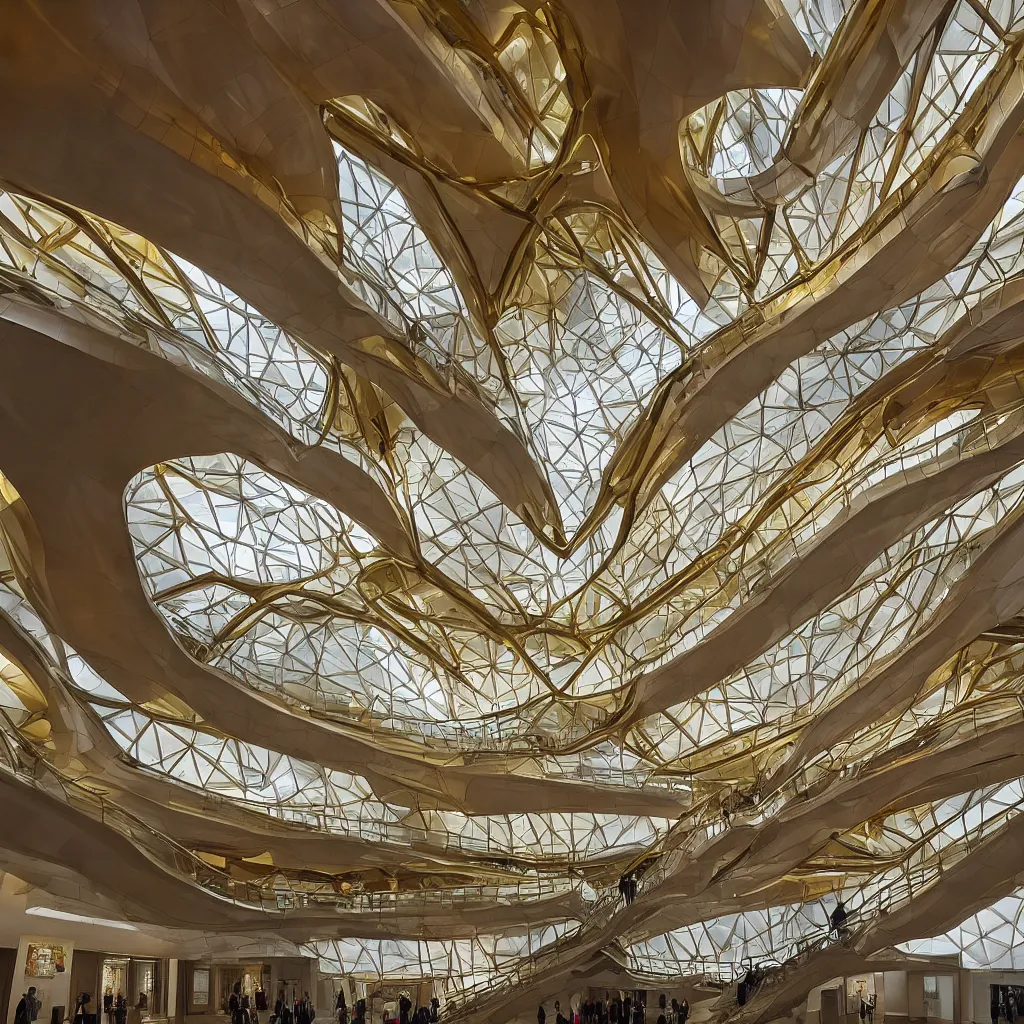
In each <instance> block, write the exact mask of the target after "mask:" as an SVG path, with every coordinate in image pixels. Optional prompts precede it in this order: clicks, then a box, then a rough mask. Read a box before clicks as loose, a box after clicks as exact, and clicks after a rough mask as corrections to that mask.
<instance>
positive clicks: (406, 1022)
mask: <svg viewBox="0 0 1024 1024" xmlns="http://www.w3.org/2000/svg"><path fill="white" fill-rule="evenodd" d="M440 1012H441V1002H440V1000H439V999H437V998H436V997H435V998H433V999H431V1000H430V1002H429V1003H428V1004H426V1005H424V1006H417V1005H415V1004H414V1003H413V1001H412V1000H411V999H410V998H409V993H408V992H403V993H402V994H401V996H399V999H398V1024H437V1022H438V1020H439V1019H440ZM334 1019H335V1022H336V1024H366V1022H367V1016H366V1000H365V999H359V1000H357V1001H356V1005H355V1006H354V1007H353V1009H352V1015H351V1017H350V1016H349V1012H348V1004H347V1003H346V1001H345V993H344V992H339V993H338V998H337V999H336V1000H335V1002H334ZM296 1024H300V1022H298V1021H296Z"/></svg>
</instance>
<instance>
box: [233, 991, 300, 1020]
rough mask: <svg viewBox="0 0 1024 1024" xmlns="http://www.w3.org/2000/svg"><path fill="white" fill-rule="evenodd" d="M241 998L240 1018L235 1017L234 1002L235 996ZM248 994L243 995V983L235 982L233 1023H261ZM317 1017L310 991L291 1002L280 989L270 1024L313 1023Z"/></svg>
mask: <svg viewBox="0 0 1024 1024" xmlns="http://www.w3.org/2000/svg"><path fill="white" fill-rule="evenodd" d="M236 996H237V997H240V998H239V1010H240V1011H241V1012H242V1014H243V1016H242V1018H241V1019H240V1020H236V1018H235V1010H234V1003H235V998H236ZM248 999H249V997H248V996H242V995H241V985H239V984H238V983H237V982H236V983H235V988H234V991H233V992H232V995H231V1004H230V1006H229V1010H230V1012H231V1024H259V1017H258V1015H257V1014H255V1010H254V1008H253V1006H252V1004H251V1002H247V1001H248ZM246 1012H248V1014H249V1020H248V1022H247V1021H246V1019H245V1017H244V1014H245V1013H246ZM314 1017H316V1008H315V1007H314V1006H313V1000H312V999H310V998H309V993H308V992H305V993H303V996H302V998H301V999H295V1000H293V1001H292V1002H289V1001H288V1000H287V999H285V997H284V991H283V990H282V991H280V992H278V994H277V1001H276V1002H275V1003H274V1012H273V1014H272V1015H271V1017H270V1020H269V1022H268V1024H313V1018H314Z"/></svg>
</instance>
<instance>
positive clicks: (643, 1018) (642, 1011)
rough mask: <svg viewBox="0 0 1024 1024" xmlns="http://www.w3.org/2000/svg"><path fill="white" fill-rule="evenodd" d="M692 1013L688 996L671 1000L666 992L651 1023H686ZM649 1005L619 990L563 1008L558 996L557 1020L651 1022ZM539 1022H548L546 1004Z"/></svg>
mask: <svg viewBox="0 0 1024 1024" xmlns="http://www.w3.org/2000/svg"><path fill="white" fill-rule="evenodd" d="M689 1016H690V1004H689V1003H688V1002H687V1001H686V999H682V1000H679V999H673V1000H672V1002H671V1004H670V1003H669V1001H668V999H667V998H666V996H665V995H664V994H662V995H660V996H658V1016H657V1018H650V1024H686V1020H687V1018H688V1017H689ZM648 1020H649V1018H648V1015H647V1007H646V1005H645V1004H644V1001H643V1000H642V999H639V998H634V997H633V996H631V995H628V994H627V995H626V996H625V997H623V996H620V995H619V993H616V994H615V995H614V996H611V997H610V996H609V994H608V993H607V992H605V994H604V999H595V998H593V997H588V998H586V999H584V1000H582V1001H581V1002H580V1003H579V1005H578V1006H577V1007H576V1010H575V1012H574V1011H573V1009H572V1007H567V1008H566V1009H565V1011H564V1012H563V1010H562V1004H561V1002H560V1001H559V1000H557V999H556V1000H555V1019H554V1024H648ZM537 1024H547V1011H546V1010H545V1009H544V1005H543V1004H541V1006H539V1007H538V1009H537Z"/></svg>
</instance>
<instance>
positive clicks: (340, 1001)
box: [334, 991, 366, 1024]
mask: <svg viewBox="0 0 1024 1024" xmlns="http://www.w3.org/2000/svg"><path fill="white" fill-rule="evenodd" d="M334 1020H335V1024H366V1000H365V999H357V1000H356V1005H355V1006H353V1007H352V1017H351V1019H350V1018H349V1015H348V1004H347V1003H346V1002H345V993H344V992H343V991H339V992H338V998H337V999H335V1000H334Z"/></svg>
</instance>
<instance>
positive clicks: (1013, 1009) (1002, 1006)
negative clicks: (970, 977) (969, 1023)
mask: <svg viewBox="0 0 1024 1024" xmlns="http://www.w3.org/2000/svg"><path fill="white" fill-rule="evenodd" d="M992 992H993V994H994V995H995V994H996V993H998V992H999V988H998V987H997V986H995V985H993V986H992ZM991 1011H992V1024H998V1022H999V1018H1000V1017H1002V1018H1003V1020H1005V1021H1006V1022H1007V1024H1016V1020H1017V1018H1018V1017H1019V1016H1020V1007H1019V1006H1018V1004H1017V997H1016V995H1015V993H1014V992H1013V990H1012V989H1009V990H1007V992H1006V998H1005V999H1000V998H999V997H998V995H996V997H995V998H994V999H993V1000H992V1006H991Z"/></svg>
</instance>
